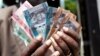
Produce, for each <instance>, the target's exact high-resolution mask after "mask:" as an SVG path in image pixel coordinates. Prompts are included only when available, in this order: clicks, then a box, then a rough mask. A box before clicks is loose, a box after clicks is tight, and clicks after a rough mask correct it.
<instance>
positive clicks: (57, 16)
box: [11, 1, 79, 44]
mask: <svg viewBox="0 0 100 56" xmlns="http://www.w3.org/2000/svg"><path fill="white" fill-rule="evenodd" d="M11 18H12V20H13V33H14V34H15V35H17V36H18V37H19V38H21V40H23V41H24V42H25V44H29V43H30V42H31V40H32V39H33V38H36V37H37V36H38V35H42V36H43V40H44V41H45V40H46V39H48V38H50V37H51V36H52V35H53V34H54V33H56V32H57V31H59V30H61V29H62V27H63V26H65V27H68V28H70V29H72V30H75V31H79V30H78V29H77V28H79V25H78V24H77V23H76V21H75V20H76V16H75V15H74V14H73V13H71V12H70V11H69V10H65V9H63V8H61V7H58V8H55V7H50V6H48V4H47V2H44V3H41V4H39V5H37V6H32V5H31V4H30V3H29V2H28V1H25V2H24V3H23V4H22V5H21V6H20V7H19V8H18V9H17V10H16V12H14V13H13V15H12V17H11Z"/></svg>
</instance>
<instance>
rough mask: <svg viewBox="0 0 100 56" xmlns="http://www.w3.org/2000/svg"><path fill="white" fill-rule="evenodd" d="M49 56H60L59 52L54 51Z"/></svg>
mask: <svg viewBox="0 0 100 56" xmlns="http://www.w3.org/2000/svg"><path fill="white" fill-rule="evenodd" d="M51 56H60V53H59V51H55V52H54V53H53V54H52V55H51Z"/></svg>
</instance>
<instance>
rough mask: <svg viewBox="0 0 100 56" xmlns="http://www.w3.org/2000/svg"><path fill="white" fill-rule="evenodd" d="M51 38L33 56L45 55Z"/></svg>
mask: <svg viewBox="0 0 100 56" xmlns="http://www.w3.org/2000/svg"><path fill="white" fill-rule="evenodd" d="M51 43H52V42H51V40H50V39H49V40H47V41H46V42H45V43H44V44H43V45H42V46H41V47H39V48H38V49H37V50H36V51H35V52H34V53H33V54H32V56H44V55H45V53H46V52H47V50H48V48H49V47H50V46H51Z"/></svg>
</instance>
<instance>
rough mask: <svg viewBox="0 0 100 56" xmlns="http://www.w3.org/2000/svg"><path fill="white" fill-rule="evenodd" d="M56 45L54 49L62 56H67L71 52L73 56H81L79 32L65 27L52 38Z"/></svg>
mask: <svg viewBox="0 0 100 56" xmlns="http://www.w3.org/2000/svg"><path fill="white" fill-rule="evenodd" d="M52 38H53V39H54V40H55V42H56V43H57V44H56V45H55V44H53V46H54V48H55V49H56V50H57V51H59V52H60V53H61V56H67V55H68V54H69V53H70V52H71V53H72V54H73V56H79V47H80V46H79V42H80V38H79V35H78V33H77V32H75V31H73V30H71V29H69V28H67V27H63V29H62V30H61V31H58V32H57V33H55V34H54V35H53V37H52Z"/></svg>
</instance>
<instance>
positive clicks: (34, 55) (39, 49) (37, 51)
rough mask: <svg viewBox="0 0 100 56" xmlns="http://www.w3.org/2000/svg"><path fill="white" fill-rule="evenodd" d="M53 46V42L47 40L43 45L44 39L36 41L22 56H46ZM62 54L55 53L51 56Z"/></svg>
mask: <svg viewBox="0 0 100 56" xmlns="http://www.w3.org/2000/svg"><path fill="white" fill-rule="evenodd" d="M50 46H51V40H50V39H49V40H47V41H46V42H44V43H43V44H42V38H41V36H39V38H37V39H34V40H33V42H32V43H31V44H30V45H29V46H28V47H27V48H26V49H25V50H24V52H23V53H22V56H44V55H45V54H46V52H47V50H48V48H49V47H50ZM59 55H60V53H59V52H58V51H55V52H54V53H53V54H51V56H59Z"/></svg>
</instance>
